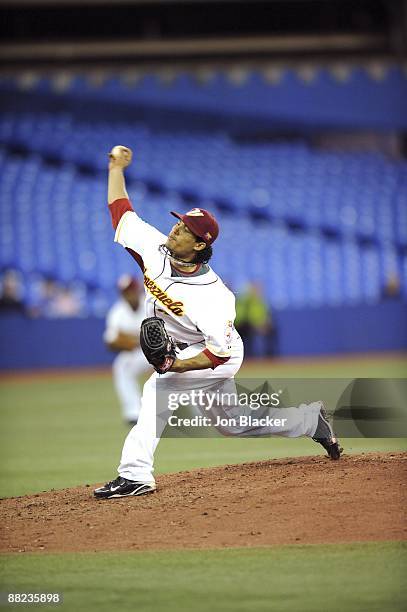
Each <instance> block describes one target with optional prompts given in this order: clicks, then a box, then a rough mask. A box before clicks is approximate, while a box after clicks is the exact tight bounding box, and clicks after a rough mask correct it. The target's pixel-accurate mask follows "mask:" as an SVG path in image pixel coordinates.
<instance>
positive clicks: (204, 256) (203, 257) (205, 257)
mask: <svg viewBox="0 0 407 612" xmlns="http://www.w3.org/2000/svg"><path fill="white" fill-rule="evenodd" d="M212 255H213V250H212V247H211V245H210V244H207V245H206V247H205V248H204V249H202V250H201V251H196V253H195V258H194V261H193V263H197V264H198V263H200V264H206V263H208V261H209V260H210V258H211V257H212Z"/></svg>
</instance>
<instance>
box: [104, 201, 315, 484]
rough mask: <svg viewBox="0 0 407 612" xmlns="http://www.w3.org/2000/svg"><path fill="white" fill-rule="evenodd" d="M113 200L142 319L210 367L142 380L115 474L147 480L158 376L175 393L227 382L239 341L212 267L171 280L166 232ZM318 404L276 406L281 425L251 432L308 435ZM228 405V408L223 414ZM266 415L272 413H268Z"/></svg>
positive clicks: (155, 438)
mask: <svg viewBox="0 0 407 612" xmlns="http://www.w3.org/2000/svg"><path fill="white" fill-rule="evenodd" d="M117 203H118V206H119V205H120V206H121V207H120V208H118V210H119V215H117V214H116V219H117V217H118V216H119V217H120V215H121V217H120V220H119V221H118V224H117V227H116V234H115V242H118V243H120V244H121V245H122V246H124V247H125V248H126V249H127V250H128V251H129V252H130V253H132V255H133V256H135V255H136V254H138V256H137V260H138V261H139V263H140V265H141V267H142V268H143V269H144V284H145V292H146V317H151V316H158V317H161V318H162V319H163V320H164V322H165V325H166V328H167V330H168V333H169V335H170V336H172V337H173V338H174V339H175V340H176V341H177V342H180V343H185V344H187V345H188V346H187V348H185V349H184V350H182V351H181V353H180V354H179V358H180V359H186V358H189V357H193V356H195V355H197V354H198V353H200V352H202V351H205V354H207V355H208V356H209V358H210V359H211V361H212V362H213V368H214V369H212V368H208V369H205V370H195V371H189V372H186V373H177V372H171V371H170V372H167V373H166V374H164V375H159V374H157V373H156V372H154V373H153V374H152V376H151V377H150V378H149V379H148V381H147V382H146V383H145V385H144V388H143V395H142V400H141V410H140V415H139V420H138V423H137V425H136V426H135V427H133V429H132V430H131V431H130V432H129V434H128V436H127V438H126V440H125V443H124V447H123V451H122V456H121V462H120V465H119V468H118V472H119V474H120V476H122V477H124V478H127V479H129V480H134V481H138V482H154V477H153V458H154V452H155V449H156V447H157V444H158V442H159V439H160V435H161V433H162V431H161V430H160V431H157V427H156V382H157V380H158V379H159V378H160V379H165V381H167V383H168V385H169V386H170V387H171V389H172V391H174V390H176V391H178V392H182V391H183V390H191V388H193V387H194V386H195V384H196V388H197V389H200V388H202V387H205V386H206V385H205V384H203V381H207V383H208V385H207V386H208V387H209V386H210V385H211V384H213V382H214V380H215V379H216V380H219V379H221V380H225V381H228V382H229V383H230V385H232V386H233V384H234V383H233V377H234V376H235V374H236V373H237V372H238V370H239V368H240V366H241V363H242V361H243V343H242V340H241V338H240V336H239V334H238V333H237V331H236V330H235V328H234V326H233V322H234V319H235V298H234V295H233V294H232V293H231V291H229V289H227V287H226V286H225V285H224V284H223V282H222V281H221V279H220V278H219V277H218V276H217V275H216V274H215V272H214V271H213V270H212V269H211V268H210V267H209V266H208V267H207V268H208V269H207V271H206V273H204V274H200V275H196V276H192V277H191V276H188V275H184V276H181V277H180V276H175V277H174V275H173V270H172V267H171V262H170V258H169V256H168V254H167V253H166V252H165V250H163V249H162V248H160V247H161V245H163V244H164V243H165V242H166V240H167V237H166V236H165V235H164V234H162V233H161V232H159V231H158V230H157V229H156V228H154V227H152V226H151V225H149V224H148V223H146V222H144V221H143V220H142V219H140V217H139V216H138V215H137V214H136V213H135V212H134V211H133V210H130V205H129V204H127V205H126V203H125V201H124V200H118V201H117ZM123 203H124V204H123ZM114 205H115V203H113V207H114ZM110 206H111V212H112V218H113V219H114V212H113V211H112V205H110ZM123 213H124V214H123ZM187 214H188V213H187ZM191 214H193V211H191ZM141 258H142V260H141ZM321 405H322V404H321V402H314V403H312V404H308V405H305V404H302V405H301V406H299V407H298V408H297V407H293V408H276V409H275V410H277V413H276V414H277V416H278V418H280V419H281V418H283V417H284V416H286V417H288V418H287V419H286V421H287V426H286V427H285V428H284V427H283V428H282V427H281V426H279V427H274V426H270V425H268V426H265V427H264V426H263V427H258V428H257V429H256V428H254V429H253V428H251V432H252V435H270V434H274V435H284V436H288V437H298V436H313V435H314V434H315V431H316V428H317V424H318V417H319V412H320V408H321ZM230 410H231V408H230V407H228V409H227V410H225V412H230ZM269 414H270V415H271V416H273V410H271V411H270V412H269ZM231 433H232V435H243V434H244V431H243V430H242V429H239V430H237V431H235V432H231Z"/></svg>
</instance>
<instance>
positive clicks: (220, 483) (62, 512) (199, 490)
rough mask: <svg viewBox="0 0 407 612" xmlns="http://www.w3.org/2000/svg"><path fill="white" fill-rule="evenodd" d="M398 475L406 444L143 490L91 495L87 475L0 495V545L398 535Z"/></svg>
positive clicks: (221, 543) (252, 466)
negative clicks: (73, 482) (65, 484)
mask: <svg viewBox="0 0 407 612" xmlns="http://www.w3.org/2000/svg"><path fill="white" fill-rule="evenodd" d="M111 476H112V477H114V475H113V474H112V475H111ZM406 476H407V453H402V452H397V453H369V454H365V455H349V456H345V457H343V458H342V459H341V461H339V462H333V461H330V460H329V459H326V458H325V457H297V458H289V459H279V460H271V461H262V462H258V463H245V464H240V465H226V466H222V467H217V468H209V469H199V470H192V471H188V472H179V473H176V474H168V475H163V476H158V477H157V485H158V491H157V492H156V493H154V494H151V495H148V496H144V497H130V498H123V499H111V500H96V499H94V498H93V491H92V489H93V487H94V486H95V485H93V484H92V485H84V486H80V487H76V488H72V489H64V490H58V491H50V492H45V493H37V494H34V495H27V496H23V497H15V498H6V499H2V500H1V501H0V507H1V519H2V536H1V542H0V552H33V551H36V552H39V551H44V552H64V551H71V552H72V551H109V550H110V551H113V550H149V549H150V550H151V549H161V550H162V549H183V548H223V547H236V546H239V547H241V546H271V545H281V544H309V543H316V544H317V543H318V544H321V543H324V542H327V543H328V542H330V543H334V542H353V541H358V542H360V541H369V540H375V541H385V540H404V539H407V538H406V535H407V523H406V514H405V508H406V501H407V492H406V491H407V488H406V480H407V479H406Z"/></svg>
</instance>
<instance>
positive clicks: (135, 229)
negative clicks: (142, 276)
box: [110, 200, 167, 261]
mask: <svg viewBox="0 0 407 612" xmlns="http://www.w3.org/2000/svg"><path fill="white" fill-rule="evenodd" d="M126 201H127V202H128V204H129V206H130V208H126V204H125V203H124V202H123V200H116V201H115V202H113V204H111V205H110V207H112V206H115V205H116V203H118V204H117V210H118V211H119V212H118V213H117V215H119V214H120V211H122V213H123V214H122V215H121V217H120V219H119V221H118V224H117V227H116V233H115V237H114V241H115V242H118V243H119V244H121V245H122V246H123V247H124V248H125V249H127V250H129V251H133V252H135V253H138V254H140V255H141V257H142V258H143V260H144V261H146V259H147V261H148V257H149V255H151V253H156V252H157V248H158V246H159V245H160V244H163V243H164V242H165V241H166V239H167V237H166V236H165V235H164V234H162V233H161V232H160V231H158V229H156V228H155V227H153V226H152V225H149V224H148V223H146V222H145V221H143V220H142V219H140V217H139V216H138V215H137V213H136V212H134V210H133V209H132V208H131V204H130V202H129V201H128V200H126ZM115 210H116V209H115ZM111 212H112V209H111ZM115 214H116V213H115ZM112 218H113V213H112ZM116 218H117V217H115V219H116Z"/></svg>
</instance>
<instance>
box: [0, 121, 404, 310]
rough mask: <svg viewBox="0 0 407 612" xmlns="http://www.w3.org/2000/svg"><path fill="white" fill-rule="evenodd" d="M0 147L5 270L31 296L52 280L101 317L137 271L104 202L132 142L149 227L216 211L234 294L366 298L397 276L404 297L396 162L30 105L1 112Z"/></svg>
mask: <svg viewBox="0 0 407 612" xmlns="http://www.w3.org/2000/svg"><path fill="white" fill-rule="evenodd" d="M0 141H1V148H0V168H1V182H0V198H1V207H0V259H1V265H2V267H3V268H7V267H13V268H17V269H19V270H21V272H22V273H23V275H24V279H25V285H26V299H27V301H28V302H30V300H32V301H35V293H36V287H37V286H38V278H39V276H38V275H45V276H52V277H54V278H56V279H59V280H60V281H62V282H65V283H73V282H75V283H76V285H75V288H76V291H77V292H78V293H79V294H80V295H81V297H82V299H83V301H84V303H85V304H86V309H87V311H88V312H92V313H96V314H100V315H102V314H103V313H104V312H105V310H106V308H107V305H108V304H109V302H110V301H111V300H112V298H113V295H114V291H115V290H114V287H115V281H116V279H117V277H118V275H119V274H120V273H122V272H124V271H126V272H130V271H131V270H132V269H134V263H133V261H132V260H131V258H129V256H128V255H127V254H126V253H125V252H124V251H123V250H122V249H121V248H120V247H119V246H116V245H113V244H112V235H113V231H112V227H111V224H110V219H109V215H108V212H107V209H106V175H105V168H106V152H107V151H108V150H109V149H110V147H111V146H112V144H116V143H118V142H121V143H125V144H127V145H129V146H131V147H132V148H134V151H135V163H134V165H132V166H131V167H130V168H129V170H128V173H127V174H128V180H129V186H130V193H131V197H132V199H133V202H134V205H135V207H136V208H137V210H138V211H139V212H140V214H141V215H142V216H143V217H144V218H145V219H146V220H147V221H148V222H150V223H152V224H153V225H156V226H158V227H159V228H160V229H161V230H162V231H164V232H167V231H168V230H169V228H170V227H171V224H172V218H171V217H170V215H169V214H167V213H168V212H169V211H170V210H173V209H174V208H175V209H179V210H181V211H182V210H186V209H188V208H190V207H191V206H203V207H207V208H210V209H212V210H213V211H214V212H215V213H216V215H217V216H218V218H219V220H220V225H221V238H220V240H219V242H218V243H217V244H216V248H215V256H214V259H213V266H214V268H215V270H217V271H218V272H219V274H220V275H221V276H222V277H223V278H224V280H225V281H226V282H227V283H228V284H229V285H230V286H231V287H232V288H233V290H235V291H238V290H239V289H241V287H242V286H243V285H244V284H245V283H246V282H247V281H249V280H256V281H258V282H260V283H261V284H262V285H263V288H264V292H265V295H266V297H267V299H268V300H269V301H270V303H271V304H272V305H273V306H274V307H275V308H278V309H282V308H285V307H288V306H289V307H298V308H300V307H305V306H321V305H340V304H355V303H361V302H375V301H378V300H379V299H380V296H381V292H382V288H383V285H384V283H385V282H386V279H387V278H388V277H389V275H391V274H394V273H396V274H397V275H398V276H399V277H400V278H401V279H402V283H403V292H404V294H405V295H406V294H407V256H406V245H407V164H406V163H405V162H397V161H391V160H389V159H386V158H385V157H383V156H381V155H380V154H372V153H370V154H367V153H364V154H362V153H359V154H349V153H332V152H323V151H318V150H314V149H312V148H310V147H309V146H307V145H306V144H305V142H301V141H296V142H282V143H263V144H259V143H257V144H256V143H249V144H247V143H246V144H239V143H237V142H235V141H234V140H233V139H232V138H230V136H229V135H228V134H226V133H222V132H205V133H201V132H191V131H180V130H175V129H173V130H170V129H168V130H166V131H163V130H157V129H153V128H152V127H151V126H150V125H149V124H148V123H146V122H137V123H131V122H125V121H122V122H107V121H105V122H102V121H98V120H96V121H90V120H89V121H84V120H79V119H78V118H75V116H74V115H73V114H69V113H47V112H42V113H39V112H34V111H33V112H24V113H19V112H8V113H5V114H3V116H2V117H1V119H0Z"/></svg>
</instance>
